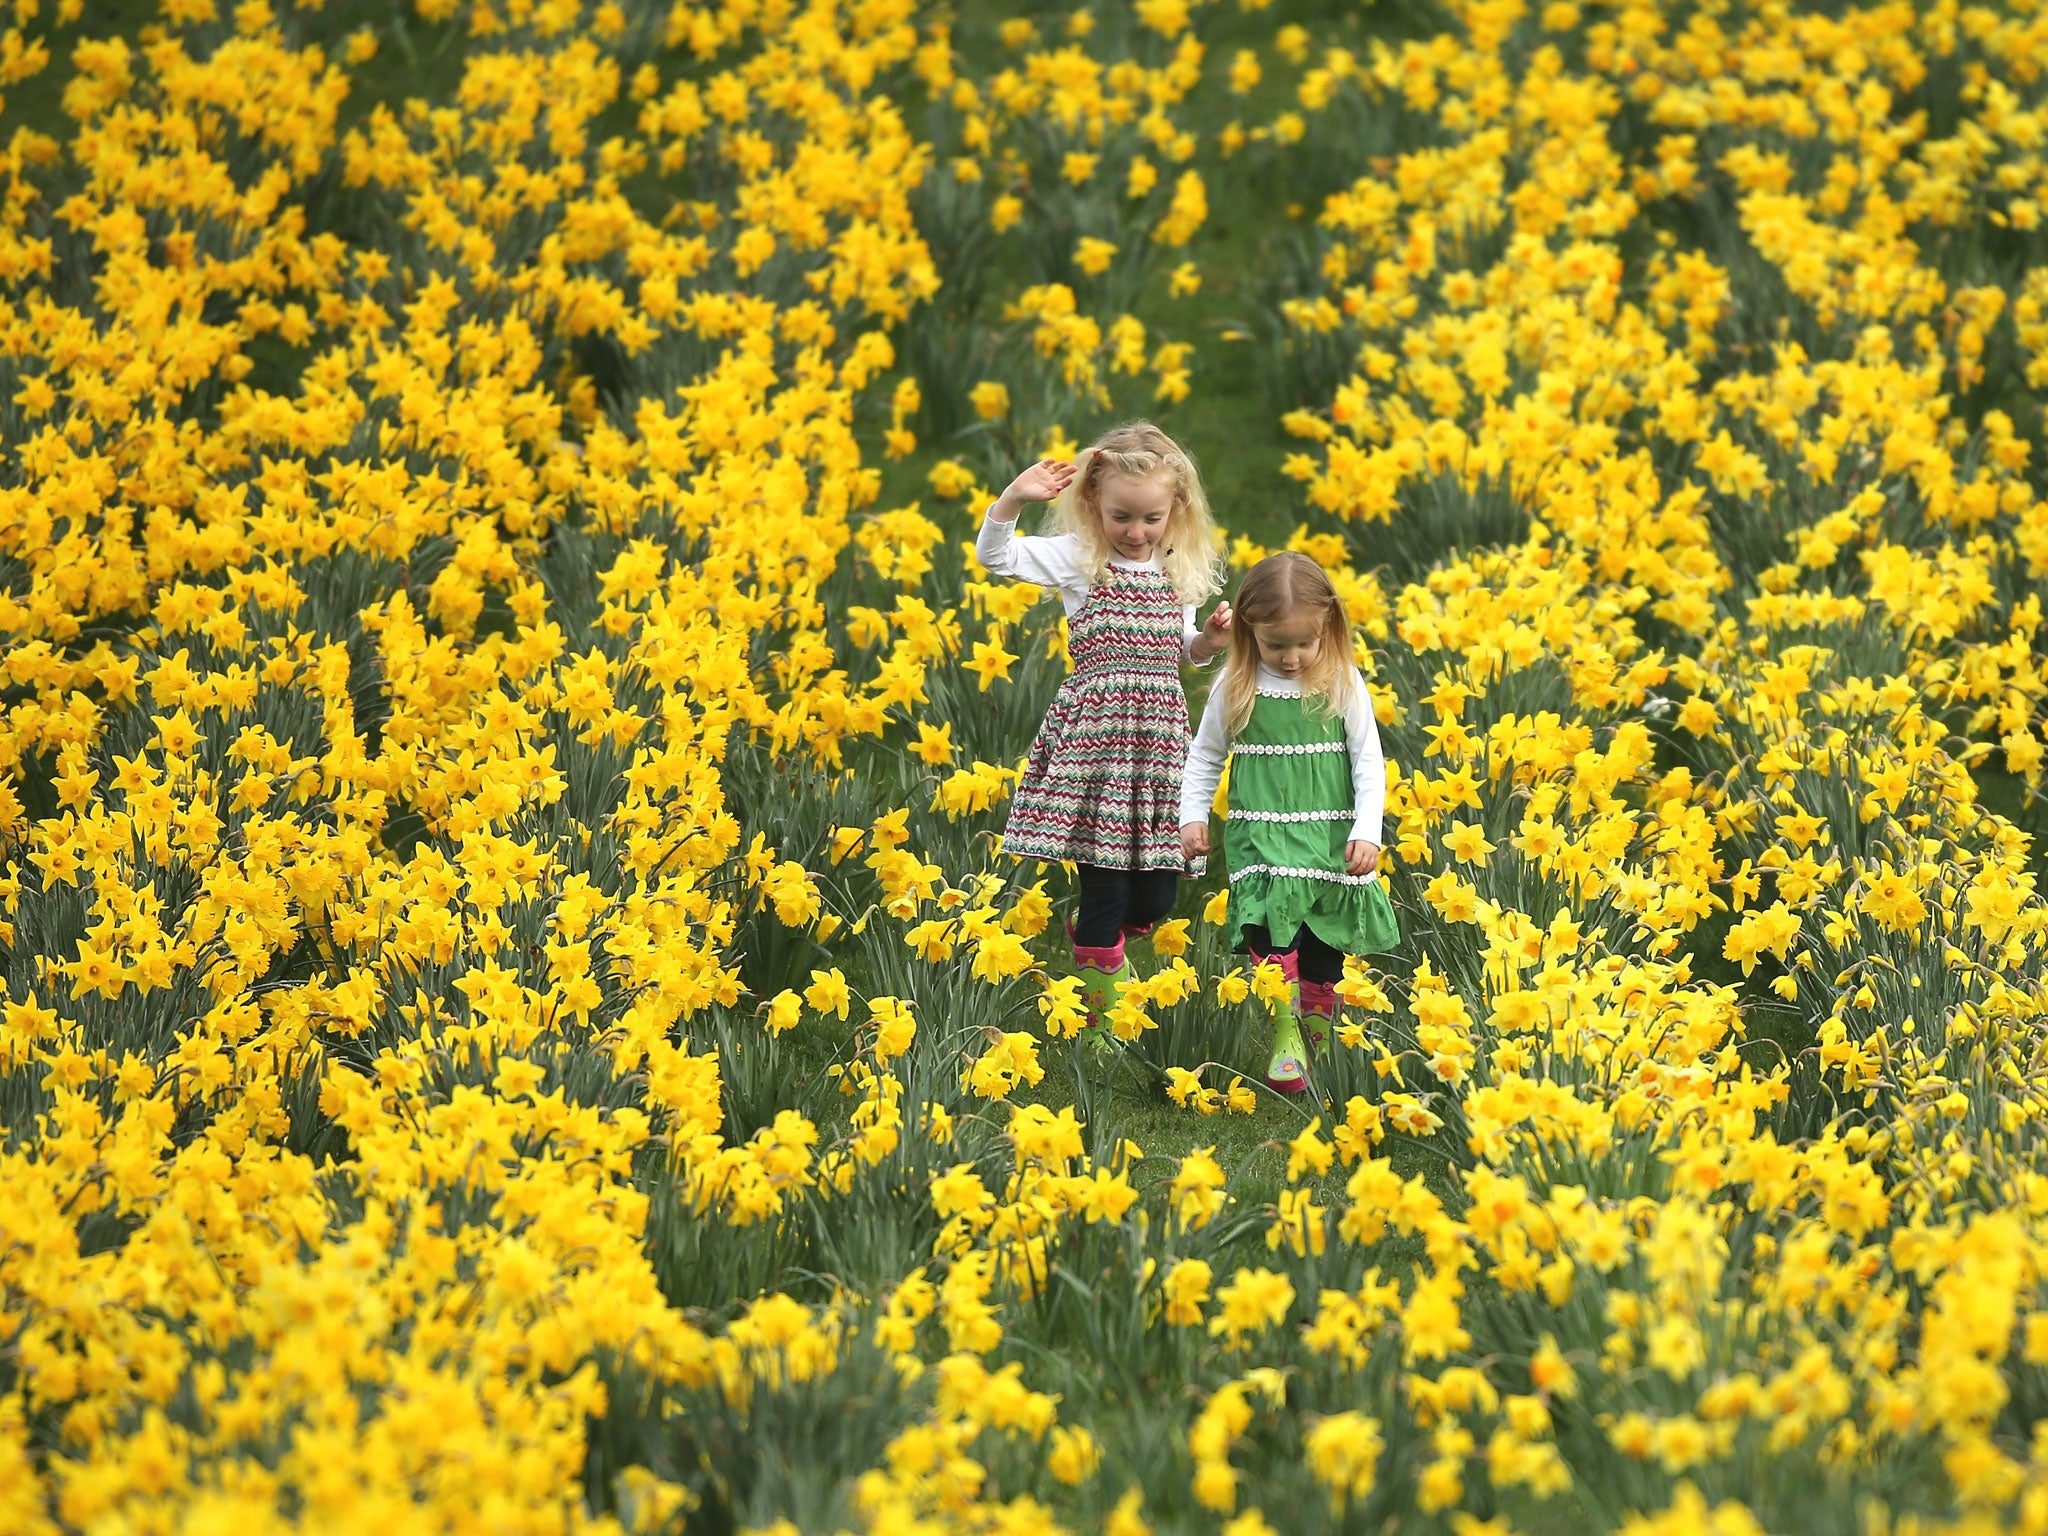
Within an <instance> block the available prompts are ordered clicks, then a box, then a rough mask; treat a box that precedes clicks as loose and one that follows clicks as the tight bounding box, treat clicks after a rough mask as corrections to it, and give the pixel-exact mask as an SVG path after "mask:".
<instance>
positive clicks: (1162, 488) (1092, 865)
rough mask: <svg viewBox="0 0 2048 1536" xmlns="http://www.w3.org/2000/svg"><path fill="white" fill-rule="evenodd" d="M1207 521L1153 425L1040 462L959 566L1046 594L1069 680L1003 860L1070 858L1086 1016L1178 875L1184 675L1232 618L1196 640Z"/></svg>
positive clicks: (1208, 580) (1138, 425)
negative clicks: (1028, 507)
mask: <svg viewBox="0 0 2048 1536" xmlns="http://www.w3.org/2000/svg"><path fill="white" fill-rule="evenodd" d="M1035 501H1050V502H1052V503H1053V508H1052V515H1051V518H1050V519H1049V523H1050V526H1049V528H1048V530H1047V536H1043V537H1025V536H1019V535H1017V534H1016V532H1015V529H1016V524H1017V516H1018V513H1019V512H1020V511H1021V510H1022V509H1023V507H1024V505H1025V504H1026V503H1027V502H1035ZM1218 542H1219V541H1218V539H1217V535H1216V528H1215V524H1214V522H1213V521H1212V519H1211V518H1210V515H1209V503H1208V499H1207V498H1206V497H1205V496H1204V495H1203V494H1202V482H1201V478H1200V477H1199V476H1198V475H1197V474H1196V473H1195V465H1194V461H1193V460H1192V459H1190V458H1189V457H1188V455H1187V453H1186V452H1185V451H1184V450H1183V449H1182V448H1181V447H1180V445H1179V444H1177V443H1176V442H1174V440H1173V439H1172V438H1170V437H1168V436H1167V435H1166V434H1165V433H1164V432H1162V431H1160V430H1159V428H1157V427H1155V426H1153V425H1152V424H1151V423H1150V422H1144V421H1140V422H1133V423H1130V424H1129V425H1126V426H1121V427H1117V428H1115V429H1113V430H1111V431H1109V432H1106V433H1104V434H1103V436H1102V437H1101V439H1100V440H1099V441H1097V442H1096V443H1095V444H1093V445H1092V446H1091V447H1088V448H1085V449H1083V450H1082V451H1081V453H1080V454H1079V456H1078V457H1076V458H1075V459H1074V461H1073V462H1072V463H1066V462H1063V461H1060V460H1055V459H1041V460H1039V461H1038V462H1037V463H1036V464H1033V465H1030V466H1029V467H1028V468H1026V469H1025V470H1024V471H1023V473H1021V474H1020V475H1018V476H1017V478H1016V479H1015V480H1013V481H1011V482H1010V485H1009V488H1008V489H1007V490H1005V491H1004V492H1003V494H1002V495H1001V496H1000V497H998V498H997V500H996V502H995V504H994V505H993V506H991V507H990V508H989V509H988V516H987V518H986V519H985V520H984V521H983V523H982V525H981V534H980V537H979V538H977V539H976V540H975V545H974V552H975V555H976V557H977V558H978V559H979V560H980V561H981V563H982V565H984V566H985V567H987V569H988V570H989V572H990V573H991V574H993V575H997V576H1009V577H1013V578H1015V579H1017V580H1019V581H1031V582H1036V583H1038V584H1039V585H1041V586H1047V587H1051V588H1053V589H1055V590H1056V591H1057V592H1058V593H1059V595H1060V601H1061V603H1062V604H1063V605H1064V606H1065V608H1066V612H1067V625H1068V631H1067V646H1068V651H1069V653H1070V654H1071V655H1072V657H1073V666H1074V669H1073V672H1072V674H1071V675H1070V676H1069V677H1068V678H1067V680H1066V681H1065V682H1064V683H1063V684H1061V686H1060V690H1059V692H1058V694H1057V695H1055V696H1054V698H1053V701H1052V706H1051V708H1049V709H1048V710H1047V711H1046V715H1045V721H1044V723H1043V724H1041V725H1040V726H1039V728H1038V737H1037V739H1036V740H1035V741H1034V742H1032V744H1031V756H1030V759H1029V761H1028V762H1027V763H1026V765H1025V768H1024V775H1023V777H1022V779H1020V780H1019V782H1018V785H1017V792H1016V794H1015V796H1014V797H1013V798H1012V800H1011V802H1010V819H1009V825H1008V826H1007V827H1006V828H1005V829H1004V832H1003V849H1004V851H1005V852H1007V853H1012V854H1015V855H1017V856H1018V857H1019V858H1026V859H1048V860H1068V861H1071V862H1072V863H1073V865H1074V867H1075V871H1076V876H1077V879H1078V882H1079V885H1080V895H1081V900H1080V910H1079V913H1078V915H1077V916H1076V917H1075V920H1074V925H1073V945H1074V961H1075V966H1076V968H1077V970H1078V972H1079V974H1080V977H1081V983H1082V991H1083V994H1084V995H1085V996H1086V998H1087V1000H1088V1004H1089V1008H1090V1011H1091V1014H1093V1015H1095V1016H1097V1017H1098V1018H1099V1016H1100V1014H1101V1011H1102V1010H1103V1008H1104V1007H1106V1006H1107V1004H1108V1002H1109V1001H1110V1000H1111V998H1112V996H1113V994H1114V989H1115V986H1116V983H1117V982H1118V981H1119V980H1120V979H1122V978H1123V977H1124V976H1125V975H1127V974H1128V965H1127V962H1126V960H1125V958H1124V939H1125V937H1126V936H1127V935H1132V934H1137V933H1143V932H1146V931H1148V930H1149V929H1150V928H1151V926H1152V924H1154V923H1156V922H1158V921H1159V920H1160V919H1161V918H1163V917H1165V916H1166V914H1167V913H1168V912H1170V911H1172V910H1173V902H1174V896H1175V882H1176V881H1177V880H1178V878H1179V875H1180V872H1181V869H1182V868H1183V860H1182V856H1181V840H1180V836H1179V826H1180V819H1179V812H1180V798H1179V797H1180V783H1181V772H1182V769H1183V767H1184V765H1185V762H1186V758H1187V747H1188V709H1187V697H1186V695H1185V694H1184V693H1183V692H1182V691H1181V680H1180V669H1181V665H1182V663H1183V662H1193V663H1195V664H1196V665H1197V666H1200V665H1203V664H1205V663H1206V662H1208V661H1209V659H1210V658H1211V657H1213V656H1214V655H1215V654H1216V653H1217V652H1218V651H1220V650H1222V649H1223V647H1224V645H1225V644H1226V642H1227V640H1228V637H1229V633H1230V608H1229V605H1228V604H1220V605H1218V607H1217V609H1216V611H1215V612H1214V613H1213V614H1211V615H1210V617H1209V621H1208V623H1207V624H1206V625H1204V626H1201V627H1197V626H1196V624H1195V609H1196V607H1197V605H1199V604H1200V603H1201V602H1202V601H1203V600H1204V599H1206V598H1207V597H1209V596H1210V594H1212V593H1213V592H1215V591H1216V590H1217V588H1218V587H1219V585H1220V584H1221V583H1220V579H1219V569H1218V558H1217V544H1218Z"/></svg>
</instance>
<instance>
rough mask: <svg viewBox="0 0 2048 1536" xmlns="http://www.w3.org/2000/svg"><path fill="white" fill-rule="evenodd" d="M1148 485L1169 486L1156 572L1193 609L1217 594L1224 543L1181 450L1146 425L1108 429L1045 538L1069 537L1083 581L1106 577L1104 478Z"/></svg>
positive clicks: (1078, 462) (1079, 458)
mask: <svg viewBox="0 0 2048 1536" xmlns="http://www.w3.org/2000/svg"><path fill="white" fill-rule="evenodd" d="M1113 474H1114V475H1129V476H1131V477H1132V478H1133V479H1136V480H1150V479H1152V478H1154V477H1155V476H1160V475H1164V476H1165V477H1166V478H1167V479H1168V480H1169V481H1170V482H1171V485H1172V490H1173V508H1172V510H1171V511H1170V512H1168V513H1167V515H1166V535H1165V537H1164V538H1162V539H1161V540H1160V544H1161V546H1162V547H1161V550H1160V557H1159V566H1160V569H1161V570H1162V571H1164V572H1165V574H1166V579H1167V580H1168V581H1171V582H1172V583H1173V589H1174V591H1176V592H1178V593H1179V594H1180V600H1181V601H1182V602H1184V603H1199V602H1201V601H1202V600H1203V599H1204V598H1206V597H1208V596H1209V595H1210V594H1211V593H1214V592H1218V591H1220V590H1222V587H1223V557H1222V551H1221V549H1220V547H1219V546H1220V545H1221V544H1222V539H1221V538H1220V537H1219V536H1218V534H1217V531H1216V520H1215V518H1213V517H1212V516H1211V515H1210V513H1209V498H1208V497H1207V496H1206V495H1204V494H1203V491H1202V477H1201V476H1200V475H1199V474H1197V473H1196V471H1195V461H1194V460H1193V459H1192V458H1190V457H1189V456H1188V454H1187V451H1186V450H1185V449H1183V448H1182V447H1181V446H1180V444H1178V443H1176V442H1175V441H1174V440H1173V439H1172V438H1170V437H1168V436H1167V435H1166V434H1165V433H1164V432H1162V431H1160V430H1159V428H1157V427H1155V426H1154V425H1152V423H1151V422H1149V421H1131V422H1126V423H1125V424H1124V425H1122V426H1120V427H1111V428H1110V429H1109V430H1108V431H1107V432H1105V433H1103V434H1102V436H1101V437H1099V438H1097V439H1096V440H1095V442H1094V443H1093V444H1092V445H1091V446H1089V447H1087V448H1083V449H1082V450H1081V451H1080V453H1079V454H1078V455H1076V456H1075V459H1074V478H1073V479H1072V480H1071V481H1069V482H1068V484H1067V488H1066V489H1065V490H1064V491H1062V492H1060V494H1059V497H1058V499H1056V500H1055V501H1054V502H1053V504H1052V511H1051V513H1050V514H1049V515H1048V517H1047V518H1046V531H1047V532H1048V533H1071V534H1072V535H1073V536H1074V537H1075V538H1076V539H1077V540H1079V541H1080V545H1081V548H1082V549H1083V550H1084V551H1086V553H1087V557H1088V576H1089V580H1091V581H1096V582H1099V581H1102V580H1103V579H1105V578H1106V577H1107V576H1108V574H1109V561H1110V556H1111V555H1112V554H1113V553H1114V551H1113V550H1111V548H1110V547H1109V538H1108V535H1106V534H1105V533H1104V532H1103V531H1102V481H1103V477H1104V476H1106V475H1113Z"/></svg>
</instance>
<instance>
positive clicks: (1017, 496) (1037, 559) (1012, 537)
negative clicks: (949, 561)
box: [974, 459, 1082, 587]
mask: <svg viewBox="0 0 2048 1536" xmlns="http://www.w3.org/2000/svg"><path fill="white" fill-rule="evenodd" d="M1073 478H1074V466H1073V465H1071V464H1068V463H1066V462H1064V461H1063V460H1058V459H1040V460H1039V461H1038V462H1037V463H1036V464H1032V465H1029V466H1028V467H1026V469H1025V470H1024V472H1023V473H1022V474H1020V475H1018V476H1017V478H1016V479H1014V480H1012V481H1011V482H1010V484H1009V486H1008V487H1007V488H1006V489H1005V490H1004V491H1003V494H1002V495H1000V496H998V497H997V498H996V499H995V501H994V502H992V503H991V504H990V506H989V509H988V515H987V516H986V517H984V518H983V519H982V523H981V532H980V533H978V534H977V535H976V536H975V539H974V558H975V559H977V560H979V561H980V562H981V563H982V565H983V567H984V568H985V569H986V570H987V571H988V573H989V574H990V575H991V576H1008V577H1010V578H1011V579H1013V580H1015V581H1033V582H1037V583H1038V584H1039V585H1040V586H1042V587H1070V586H1072V585H1073V584H1074V583H1075V582H1076V581H1077V580H1078V579H1080V577H1081V574H1082V573H1081V571H1080V562H1079V558H1078V552H1077V551H1076V550H1075V549H1074V541H1073V540H1072V539H1070V538H1065V537H1061V538H1055V539H1034V538H1029V537H1019V536H1018V534H1017V516H1018V514H1019V513H1020V512H1022V511H1023V510H1024V506H1025V503H1027V502H1033V501H1050V500H1052V499H1053V498H1054V497H1055V496H1057V495H1059V493H1060V492H1061V491H1063V490H1065V489H1066V488H1067V485H1068V482H1070V481H1071V480H1072V479H1073Z"/></svg>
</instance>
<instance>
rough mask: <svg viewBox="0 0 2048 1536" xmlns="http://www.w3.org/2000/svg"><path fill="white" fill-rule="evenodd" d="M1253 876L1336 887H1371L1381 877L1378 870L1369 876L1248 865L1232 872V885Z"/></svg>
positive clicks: (1286, 865)
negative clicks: (1316, 881)
mask: <svg viewBox="0 0 2048 1536" xmlns="http://www.w3.org/2000/svg"><path fill="white" fill-rule="evenodd" d="M1251 875H1284V876H1287V877H1289V878H1291V879H1295V880H1328V881H1330V882H1331V883H1333V884H1335V885H1371V884H1372V883H1373V881H1375V880H1377V879H1379V877H1380V875H1379V871H1378V870H1374V871H1373V872H1372V873H1371V874H1369V875H1347V874H1342V873H1340V872H1337V871H1334V870H1328V869H1296V868H1294V867H1293V866H1292V865H1288V864H1247V865H1245V867H1244V868H1243V869H1233V870H1232V871H1231V872H1230V883H1231V884H1232V885H1235V884H1237V882H1238V881H1240V880H1243V879H1245V878H1246V877H1248V876H1251Z"/></svg>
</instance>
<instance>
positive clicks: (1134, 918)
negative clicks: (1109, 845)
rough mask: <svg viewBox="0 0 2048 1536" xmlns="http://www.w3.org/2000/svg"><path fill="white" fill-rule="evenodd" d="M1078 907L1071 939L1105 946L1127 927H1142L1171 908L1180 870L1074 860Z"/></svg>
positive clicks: (1088, 945) (1092, 946)
mask: <svg viewBox="0 0 2048 1536" xmlns="http://www.w3.org/2000/svg"><path fill="white" fill-rule="evenodd" d="M1074 874H1075V876H1076V877H1077V878H1078V879H1079V881H1080V883H1081V910H1080V911H1079V912H1078V913H1076V914H1075V917H1074V942H1075V943H1076V944H1078V945H1080V946H1081V947H1082V948H1083V949H1108V948H1110V947H1111V946H1112V945H1114V944H1115V943H1116V942H1117V940H1118V938H1120V937H1121V936H1122V934H1123V931H1124V929H1126V928H1144V927H1147V926H1149V925H1150V924H1152V923H1156V922H1158V921H1159V920H1160V919H1161V918H1162V917H1164V916H1166V914H1167V913H1169V912H1171V911H1172V910H1173V902H1174V897H1175V896H1176V895H1177V894H1178V890H1177V888H1178V885H1179V883H1180V871H1179V870H1175V869H1104V868H1103V867H1102V866H1101V865H1099V864H1076V865H1075V866H1074Z"/></svg>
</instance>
